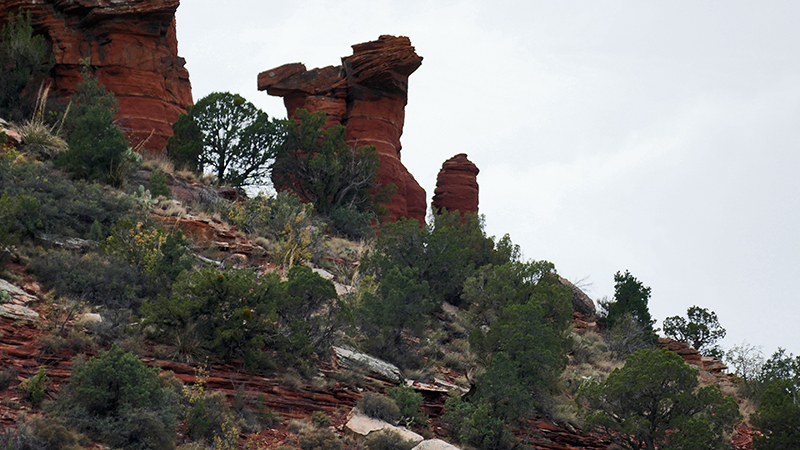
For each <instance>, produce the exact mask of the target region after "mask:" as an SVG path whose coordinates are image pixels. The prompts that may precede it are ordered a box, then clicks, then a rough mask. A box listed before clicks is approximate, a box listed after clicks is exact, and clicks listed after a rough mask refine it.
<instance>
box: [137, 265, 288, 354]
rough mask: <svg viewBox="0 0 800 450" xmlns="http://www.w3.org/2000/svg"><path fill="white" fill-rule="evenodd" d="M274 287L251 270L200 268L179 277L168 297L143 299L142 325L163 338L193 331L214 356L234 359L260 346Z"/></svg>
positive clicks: (271, 314)
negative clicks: (164, 334) (152, 326)
mask: <svg viewBox="0 0 800 450" xmlns="http://www.w3.org/2000/svg"><path fill="white" fill-rule="evenodd" d="M279 285H280V278H279V277H278V275H276V274H267V275H264V276H261V277H260V276H259V275H258V274H257V273H256V272H255V271H254V270H251V269H227V270H223V271H219V270H217V269H216V268H213V267H205V268H202V269H200V270H196V271H190V272H185V273H183V274H182V275H181V276H179V277H178V279H177V280H176V282H175V284H174V286H173V292H172V295H171V296H170V297H168V298H167V297H159V298H158V299H149V300H148V301H147V302H146V303H145V306H144V307H143V311H142V312H143V315H144V316H145V318H146V319H147V321H148V323H152V324H155V325H158V326H160V327H163V328H164V330H165V331H167V332H168V333H169V332H174V331H176V330H182V329H186V328H187V327H189V326H194V327H196V330H197V332H198V333H199V335H200V338H201V340H202V341H203V342H205V343H206V345H208V346H209V347H210V348H211V349H212V350H213V351H214V352H215V353H216V354H218V355H219V356H221V357H223V358H226V359H230V358H240V357H243V356H245V354H246V353H247V351H248V350H250V349H260V348H263V347H264V346H265V345H266V342H265V337H264V335H265V334H266V332H267V329H268V327H269V324H270V323H272V322H274V320H275V319H276V317H275V299H276V298H277V297H278V296H279V293H280V291H279V289H280V287H279Z"/></svg>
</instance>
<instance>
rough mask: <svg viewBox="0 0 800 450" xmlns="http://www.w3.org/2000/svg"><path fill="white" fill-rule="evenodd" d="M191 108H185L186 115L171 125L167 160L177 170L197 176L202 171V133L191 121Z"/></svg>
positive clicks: (196, 124)
mask: <svg viewBox="0 0 800 450" xmlns="http://www.w3.org/2000/svg"><path fill="white" fill-rule="evenodd" d="M192 108H193V106H192V105H189V106H187V107H186V114H181V115H180V116H178V120H177V121H175V123H174V124H172V132H173V135H172V136H171V137H170V138H169V139H168V140H167V149H166V151H167V158H169V160H170V161H172V162H173V164H175V166H176V167H178V168H184V169H186V170H189V171H191V172H193V173H197V174H199V173H200V172H202V171H203V166H202V165H201V164H200V158H201V155H202V154H203V133H202V131H200V126H199V125H198V123H197V121H196V120H194V119H192V116H191V111H192Z"/></svg>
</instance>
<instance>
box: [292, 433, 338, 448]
mask: <svg viewBox="0 0 800 450" xmlns="http://www.w3.org/2000/svg"><path fill="white" fill-rule="evenodd" d="M342 448H344V445H343V444H342V440H341V439H339V437H338V436H336V434H335V433H334V432H333V431H331V430H327V429H325V430H306V431H304V432H302V433H301V434H300V449H301V450H342Z"/></svg>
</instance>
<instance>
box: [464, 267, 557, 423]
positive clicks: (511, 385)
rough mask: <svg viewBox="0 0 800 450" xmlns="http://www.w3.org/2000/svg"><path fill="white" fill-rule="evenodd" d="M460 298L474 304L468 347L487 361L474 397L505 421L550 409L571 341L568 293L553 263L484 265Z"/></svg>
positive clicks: (470, 279) (467, 284)
mask: <svg viewBox="0 0 800 450" xmlns="http://www.w3.org/2000/svg"><path fill="white" fill-rule="evenodd" d="M464 298H465V299H466V300H467V301H468V302H469V303H470V304H471V305H472V306H471V307H470V316H471V319H472V323H473V327H474V328H473V329H472V330H471V332H470V335H469V343H470V348H471V349H472V350H473V351H474V352H475V353H476V354H477V356H478V358H479V361H480V362H482V363H483V365H484V366H485V367H486V372H485V373H484V374H482V375H481V376H480V377H478V381H477V384H476V385H477V391H476V395H477V397H478V398H480V399H481V400H483V401H486V402H488V403H489V404H490V405H491V406H492V408H493V411H492V414H493V415H495V416H496V417H500V418H502V419H503V420H507V421H515V420H518V419H519V418H522V417H525V416H529V415H530V414H531V413H533V412H538V413H541V414H545V415H548V414H550V413H551V411H549V410H550V406H551V403H552V402H551V400H550V394H551V392H552V389H553V386H555V382H556V379H557V378H558V376H559V374H561V372H562V371H563V370H564V368H565V367H566V364H567V361H568V357H567V352H568V351H569V350H570V348H571V347H572V341H571V340H570V338H569V336H568V330H569V326H570V324H571V320H572V307H571V305H572V294H571V292H570V291H569V289H567V288H565V287H563V286H561V284H560V283H559V282H558V277H557V275H556V272H555V268H554V266H553V265H552V264H551V263H549V262H546V261H538V262H529V263H520V262H510V263H506V264H504V265H501V266H485V267H483V268H482V269H480V270H479V271H478V272H477V273H476V274H475V276H474V277H471V278H469V279H468V280H467V281H466V282H465V283H464Z"/></svg>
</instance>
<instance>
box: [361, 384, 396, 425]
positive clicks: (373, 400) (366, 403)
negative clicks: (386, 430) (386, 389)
mask: <svg viewBox="0 0 800 450" xmlns="http://www.w3.org/2000/svg"><path fill="white" fill-rule="evenodd" d="M356 406H357V407H358V409H360V410H361V411H362V412H363V413H364V414H366V415H368V416H370V417H372V418H373V419H378V420H383V421H384V422H389V423H391V424H395V423H397V421H398V420H400V417H401V415H400V408H398V407H397V404H396V403H395V402H394V400H392V399H391V398H389V397H387V396H385V395H383V394H377V393H375V392H367V393H365V394H364V395H363V396H361V398H360V399H358V401H357V402H356Z"/></svg>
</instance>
